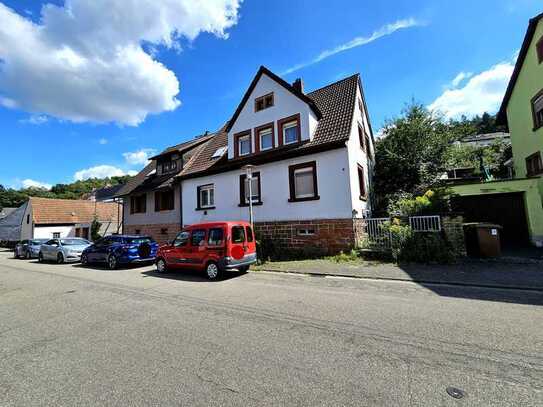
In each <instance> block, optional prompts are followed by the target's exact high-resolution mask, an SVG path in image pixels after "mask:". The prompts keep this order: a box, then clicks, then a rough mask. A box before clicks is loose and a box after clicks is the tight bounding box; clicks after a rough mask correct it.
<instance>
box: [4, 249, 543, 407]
mask: <svg viewBox="0 0 543 407" xmlns="http://www.w3.org/2000/svg"><path fill="white" fill-rule="evenodd" d="M152 270H153V268H152V267H143V268H132V269H128V270H120V271H106V270H104V269H101V268H100V267H96V268H83V267H82V266H80V265H56V264H39V263H38V262H37V261H35V260H33V261H28V260H15V259H12V258H11V254H10V253H8V252H0V344H1V346H0V352H1V354H0V405H1V406H53V405H54V406H86V405H88V406H101V405H104V406H105V405H108V406H112V405H120V406H150V405H154V406H213V405H221V406H230V405H239V406H290V405H292V406H294V405H296V406H300V405H303V406H325V405H326V406H340V405H341V406H343V405H345V406H541V405H543V307H542V305H543V294H542V293H538V292H528V291H514V290H491V289H475V288H469V287H467V288H466V287H464V288H462V287H447V286H430V285H428V286H421V285H418V284H414V283H406V282H387V281H368V280H353V279H338V278H317V277H302V276H296V275H284V274H272V273H248V274H244V275H237V276H234V277H232V278H229V279H226V280H224V281H219V282H208V281H206V280H205V279H203V278H202V277H201V276H200V275H199V274H197V273H190V272H177V273H172V274H168V275H166V276H161V275H157V274H156V273H154V272H153V271H152ZM451 386H452V387H455V388H459V389H461V390H462V391H463V392H464V397H463V398H462V399H455V398H453V397H451V396H450V395H449V394H448V393H447V391H446V389H447V388H448V387H451Z"/></svg>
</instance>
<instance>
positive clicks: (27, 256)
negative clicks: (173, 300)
mask: <svg viewBox="0 0 543 407" xmlns="http://www.w3.org/2000/svg"><path fill="white" fill-rule="evenodd" d="M31 258H32V255H31V254H30V252H29V251H28V250H27V251H26V255H25V259H27V260H30V259H31Z"/></svg>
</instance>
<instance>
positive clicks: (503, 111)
mask: <svg viewBox="0 0 543 407" xmlns="http://www.w3.org/2000/svg"><path fill="white" fill-rule="evenodd" d="M541 19H543V13H541V14H539V15H538V16H536V17H534V18H532V19H531V20H530V23H529V24H528V30H527V31H526V35H525V36H524V41H523V42H522V48H521V49H520V53H519V56H518V59H517V62H516V64H515V69H514V70H513V75H512V76H511V80H510V81H509V85H508V86H507V91H506V92H505V97H504V98H503V102H502V105H501V107H500V111H499V112H498V116H497V118H496V121H497V123H498V124H507V105H508V104H509V100H510V99H511V95H512V94H513V90H514V89H515V85H516V83H517V79H518V77H519V75H520V71H521V70H522V65H524V60H525V59H526V55H527V54H528V51H529V50H530V45H531V44H532V40H533V39H534V34H535V31H536V28H537V24H538V23H539V21H540V20H541Z"/></svg>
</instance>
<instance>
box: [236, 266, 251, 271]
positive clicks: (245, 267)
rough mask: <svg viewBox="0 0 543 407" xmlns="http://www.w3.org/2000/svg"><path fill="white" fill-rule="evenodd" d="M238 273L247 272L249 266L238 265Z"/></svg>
mask: <svg viewBox="0 0 543 407" xmlns="http://www.w3.org/2000/svg"><path fill="white" fill-rule="evenodd" d="M238 270H239V272H240V273H247V272H248V271H249V266H241V267H238Z"/></svg>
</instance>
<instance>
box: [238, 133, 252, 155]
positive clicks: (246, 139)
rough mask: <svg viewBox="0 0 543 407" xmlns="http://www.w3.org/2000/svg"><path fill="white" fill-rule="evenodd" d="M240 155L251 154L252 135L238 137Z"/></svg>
mask: <svg viewBox="0 0 543 407" xmlns="http://www.w3.org/2000/svg"><path fill="white" fill-rule="evenodd" d="M238 154H239V155H240V156H243V155H248V154H251V134H244V135H242V136H239V137H238Z"/></svg>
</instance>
